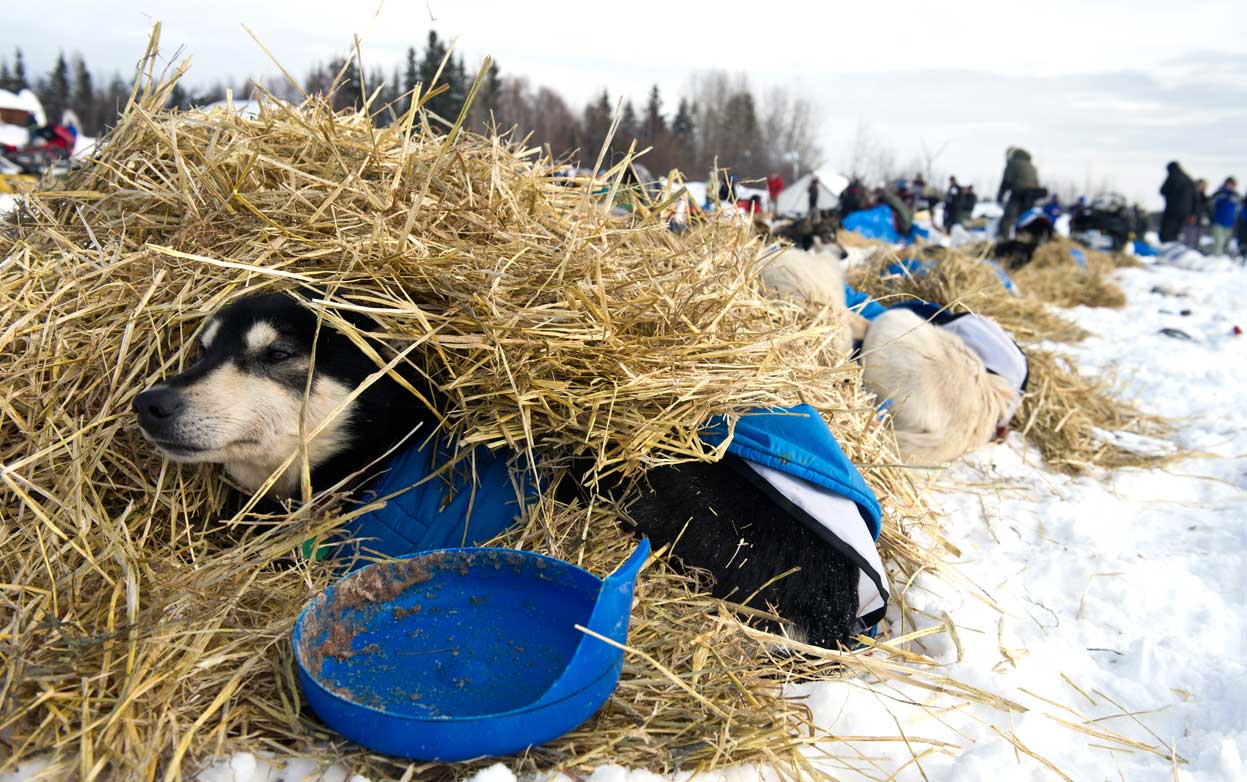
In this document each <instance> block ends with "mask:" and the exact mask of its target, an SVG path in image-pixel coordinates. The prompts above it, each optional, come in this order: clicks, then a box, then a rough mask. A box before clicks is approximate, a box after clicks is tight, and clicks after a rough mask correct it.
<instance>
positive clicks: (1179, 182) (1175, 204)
mask: <svg viewBox="0 0 1247 782" xmlns="http://www.w3.org/2000/svg"><path fill="white" fill-rule="evenodd" d="M1168 171H1169V176H1167V177H1165V183H1164V184H1163V185H1161V186H1160V194H1161V196H1162V197H1163V198H1164V199H1165V211H1164V212H1162V213H1161V216H1160V241H1161V242H1162V243H1163V242H1176V241H1178V235H1179V234H1180V233H1181V232H1182V228H1183V226H1185V225H1186V223H1187V221H1188V220H1190V219H1191V217H1192V216H1193V215H1194V214H1195V183H1194V182H1192V181H1191V178H1190V177H1189V176H1187V174H1186V172H1185V171H1183V170H1182V166H1180V165H1178V161H1176V160H1175V161H1173V162H1172V163H1170V164H1169V166H1168Z"/></svg>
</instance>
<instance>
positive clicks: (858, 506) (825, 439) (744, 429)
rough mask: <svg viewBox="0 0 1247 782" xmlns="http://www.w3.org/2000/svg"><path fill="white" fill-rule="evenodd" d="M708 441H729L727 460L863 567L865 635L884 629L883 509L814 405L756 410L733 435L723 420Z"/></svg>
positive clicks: (715, 422) (713, 425) (711, 428)
mask: <svg viewBox="0 0 1247 782" xmlns="http://www.w3.org/2000/svg"><path fill="white" fill-rule="evenodd" d="M729 437H730V438H731V439H730V440H728V438H729ZM702 440H703V441H704V442H705V443H706V444H708V445H711V446H715V447H717V446H719V445H721V444H722V443H723V442H724V441H725V440H726V441H728V442H727V448H726V450H727V452H728V453H729V454H732V455H734V456H737V457H739V458H740V459H742V460H743V461H744V462H745V463H746V464H747V465H748V467H749V468H750V469H751V470H752V471H753V473H754V474H755V475H756V477H757V480H754V481H752V482H753V483H754V484H755V485H757V486H758V487H759V488H761V489H762V490H763V491H764V492H766V493H767V494H768V495H769V496H770V497H771V499H772V500H774V501H775V502H776V503H777V504H779V505H780V506H781V507H782V508H784V509H785V510H787V511H788V512H789V513H790V514H791V515H792V516H793V517H794V518H795V519H796V520H797V521H798V522H800V523H801V524H804V525H805V526H806V527H807V528H809V529H810V530H811V531H813V532H814V533H815V534H816V535H818V536H819V537H820V538H822V539H823V540H824V541H825V542H827V543H828V544H829V545H831V546H833V547H834V548H836V549H837V550H838V551H840V552H841V553H843V554H844V555H846V556H847V557H848V558H849V559H850V560H851V561H852V562H853V563H854V564H855V565H857V568H858V571H859V576H858V588H857V591H858V621H859V628H858V629H859V630H865V629H867V628H870V627H873V626H874V625H875V624H876V623H878V621H879V620H880V619H882V618H883V614H884V611H885V610H886V608H887V602H888V586H887V575H886V573H885V572H884V569H883V563H882V561H881V560H880V559H879V551H878V549H877V548H876V546H875V541H876V540H878V538H879V531H880V519H881V516H882V514H881V512H880V509H879V502H878V500H876V499H875V494H874V492H872V491H871V490H870V487H869V486H867V485H866V481H864V480H863V479H862V476H861V474H860V473H858V471H857V468H856V467H854V466H853V463H852V462H851V461H849V458H848V457H847V456H845V455H844V451H842V450H841V449H840V444H839V443H837V442H836V438H835V437H834V436H832V434H831V430H829V429H828V428H827V424H826V423H825V422H824V421H823V418H822V416H820V415H819V414H818V411H817V410H815V409H814V408H813V407H811V406H809V405H797V406H796V407H792V408H787V409H777V410H761V409H759V410H754V411H752V412H750V413H748V414H746V415H743V416H741V417H740V418H739V419H738V420H737V421H736V426H735V429H734V431H731V432H730V433H729V427H728V424H727V421H726V420H725V419H724V418H722V417H721V416H719V417H716V418H714V419H712V420H711V421H710V423H709V424H707V426H706V428H705V429H704V430H703V431H702Z"/></svg>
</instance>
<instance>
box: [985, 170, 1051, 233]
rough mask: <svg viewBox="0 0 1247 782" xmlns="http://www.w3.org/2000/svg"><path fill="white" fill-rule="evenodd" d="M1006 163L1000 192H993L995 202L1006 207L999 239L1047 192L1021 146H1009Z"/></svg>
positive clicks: (998, 229) (999, 229) (999, 228)
mask: <svg viewBox="0 0 1247 782" xmlns="http://www.w3.org/2000/svg"><path fill="white" fill-rule="evenodd" d="M1006 161H1007V162H1006V163H1005V173H1004V176H1002V177H1001V178H1000V190H999V191H998V192H997V193H996V201H997V202H999V203H1002V204H1004V208H1005V212H1004V215H1003V216H1002V217H1001V218H1000V225H999V227H998V228H997V230H996V233H997V235H998V236H999V237H1000V238H1001V239H1008V238H1009V232H1010V231H1012V230H1013V224H1014V223H1016V222H1017V220H1018V218H1019V217H1021V215H1022V213H1023V212H1025V211H1026V210H1027V209H1030V208H1031V207H1032V206H1034V205H1035V202H1036V201H1038V200H1039V199H1040V198H1042V197H1043V196H1044V195H1045V193H1046V191H1044V190H1042V189H1040V187H1039V172H1038V171H1036V170H1035V164H1034V163H1032V162H1031V155H1030V153H1029V152H1027V151H1026V150H1024V149H1022V148H1020V147H1009V152H1008V155H1007V157H1006ZM1006 195H1007V196H1008V200H1007V201H1006V200H1005V197H1006Z"/></svg>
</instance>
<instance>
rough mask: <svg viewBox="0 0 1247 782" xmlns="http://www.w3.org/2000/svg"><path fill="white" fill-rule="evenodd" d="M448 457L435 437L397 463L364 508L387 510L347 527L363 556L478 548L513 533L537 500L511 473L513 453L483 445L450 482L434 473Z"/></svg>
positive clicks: (529, 482) (368, 494) (528, 481)
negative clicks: (509, 531)
mask: <svg viewBox="0 0 1247 782" xmlns="http://www.w3.org/2000/svg"><path fill="white" fill-rule="evenodd" d="M449 457H450V453H449V450H448V449H447V448H446V447H445V445H444V444H442V443H441V442H440V441H437V440H435V439H432V438H431V439H430V440H429V441H422V442H420V443H418V444H415V445H411V446H408V447H407V448H406V449H405V450H403V451H400V452H399V453H397V454H395V455H394V456H393V457H391V459H390V463H389V464H388V465H387V466H386V471H385V473H384V474H383V475H381V476H380V477H379V478H377V479H376V480H375V481H374V482H373V483H372V484H371V485H370V486H369V487H368V489H367V490H366V491H365V492H364V496H363V497H362V499H361V504H364V505H367V504H370V503H373V502H376V501H378V500H384V501H385V505H384V506H382V507H380V508H376V509H374V510H370V511H368V512H367V513H363V514H361V515H359V516H357V517H355V518H354V519H352V520H351V521H350V522H349V523H348V524H347V525H346V530H347V532H348V533H349V534H350V538H351V539H352V540H357V541H359V544H360V547H361V550H362V551H365V552H370V553H377V554H384V555H386V556H390V557H401V556H403V555H405V554H411V553H413V552H416V551H426V550H429V549H437V548H454V547H458V546H475V545H479V544H481V543H484V542H485V541H487V540H489V539H490V538H492V537H494V536H495V535H497V534H499V533H500V532H502V531H503V530H505V529H506V528H507V527H509V526H511V523H512V522H513V521H515V518H516V517H517V516H519V515H520V514H521V513H522V512H523V510H524V508H525V507H526V506H527V505H528V503H530V502H531V501H533V500H534V499H535V498H536V490H535V482H534V480H533V478H532V477H531V476H529V475H527V474H525V473H523V472H522V471H516V473H515V474H513V473H512V471H511V470H510V466H509V464H508V463H509V462H510V460H511V459H512V458H515V454H513V453H512V452H509V451H505V452H503V451H500V452H497V453H495V452H492V451H490V450H489V449H488V448H485V447H482V446H478V447H477V448H475V449H473V450H472V451H471V452H470V453H469V454H468V455H467V456H465V457H463V458H462V460H461V461H459V462H458V463H457V464H455V465H454V466H453V467H451V468H450V470H449V473H448V474H447V475H442V474H435V473H436V472H437V470H438V469H440V468H441V467H442V466H443V465H445V464H446V463H447V462H448V461H449ZM517 482H520V483H522V484H523V485H520V484H519V483H517ZM361 564H362V563H361Z"/></svg>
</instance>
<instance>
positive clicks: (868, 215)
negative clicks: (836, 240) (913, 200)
mask: <svg viewBox="0 0 1247 782" xmlns="http://www.w3.org/2000/svg"><path fill="white" fill-rule="evenodd" d="M841 226H843V228H844V230H846V231H856V232H857V233H859V234H861V235H862V236H865V237H866V238H867V239H879V240H882V241H885V242H891V243H892V244H899V243H900V241H901V235H900V234H898V233H897V232H896V226H895V224H894V223H893V222H892V209H891V207H889V206H887V205H886V204H880V205H879V206H876V207H874V208H873V209H862V210H860V211H857V212H854V213H852V214H850V215H849V216H848V217H846V218H844V221H843V222H842V223H841Z"/></svg>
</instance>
